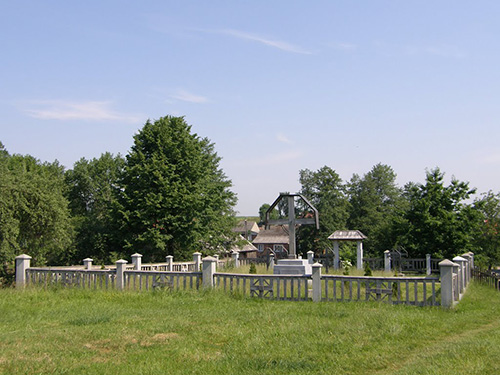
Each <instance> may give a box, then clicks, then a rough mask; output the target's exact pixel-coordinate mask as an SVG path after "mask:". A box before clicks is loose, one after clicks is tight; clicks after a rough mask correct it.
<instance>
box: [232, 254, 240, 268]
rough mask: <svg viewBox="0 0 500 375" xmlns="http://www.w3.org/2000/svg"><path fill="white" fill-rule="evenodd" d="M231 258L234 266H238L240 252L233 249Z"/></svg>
mask: <svg viewBox="0 0 500 375" xmlns="http://www.w3.org/2000/svg"><path fill="white" fill-rule="evenodd" d="M231 259H232V260H233V263H234V266H235V267H236V268H238V267H239V266H240V253H238V252H237V251H234V250H233V251H232V252H231Z"/></svg>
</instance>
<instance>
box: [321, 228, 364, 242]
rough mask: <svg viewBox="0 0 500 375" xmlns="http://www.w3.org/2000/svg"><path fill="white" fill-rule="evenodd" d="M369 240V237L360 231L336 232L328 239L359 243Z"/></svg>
mask: <svg viewBox="0 0 500 375" xmlns="http://www.w3.org/2000/svg"><path fill="white" fill-rule="evenodd" d="M367 238H368V237H366V236H365V235H364V234H363V233H361V231H359V230H336V231H335V232H333V233H332V234H331V235H330V237H328V239H329V240H340V241H359V240H365V239H367Z"/></svg>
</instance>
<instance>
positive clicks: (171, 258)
mask: <svg viewBox="0 0 500 375" xmlns="http://www.w3.org/2000/svg"><path fill="white" fill-rule="evenodd" d="M166 260H167V271H170V272H172V271H173V268H174V267H173V265H174V256H173V255H167V256H166Z"/></svg>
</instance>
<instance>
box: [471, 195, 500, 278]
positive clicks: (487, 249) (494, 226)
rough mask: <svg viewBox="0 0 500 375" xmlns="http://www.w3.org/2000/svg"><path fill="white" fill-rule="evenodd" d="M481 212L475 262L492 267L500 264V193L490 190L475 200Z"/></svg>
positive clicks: (476, 239)
mask: <svg viewBox="0 0 500 375" xmlns="http://www.w3.org/2000/svg"><path fill="white" fill-rule="evenodd" d="M474 205H475V207H476V209H477V210H478V211H479V212H480V215H481V216H480V221H479V230H478V235H477V236H476V238H475V245H476V246H475V248H474V250H473V251H474V253H475V254H476V256H475V264H476V265H478V266H479V267H481V268H489V269H491V268H492V267H493V266H494V265H497V264H500V235H499V229H500V193H499V194H494V193H493V192H491V191H489V192H488V193H485V194H483V195H482V197H481V199H477V200H476V201H475V202H474Z"/></svg>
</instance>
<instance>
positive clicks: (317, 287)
mask: <svg viewBox="0 0 500 375" xmlns="http://www.w3.org/2000/svg"><path fill="white" fill-rule="evenodd" d="M322 267H323V265H322V264H321V263H314V264H313V265H312V284H313V295H312V299H313V302H321V268H322Z"/></svg>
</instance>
